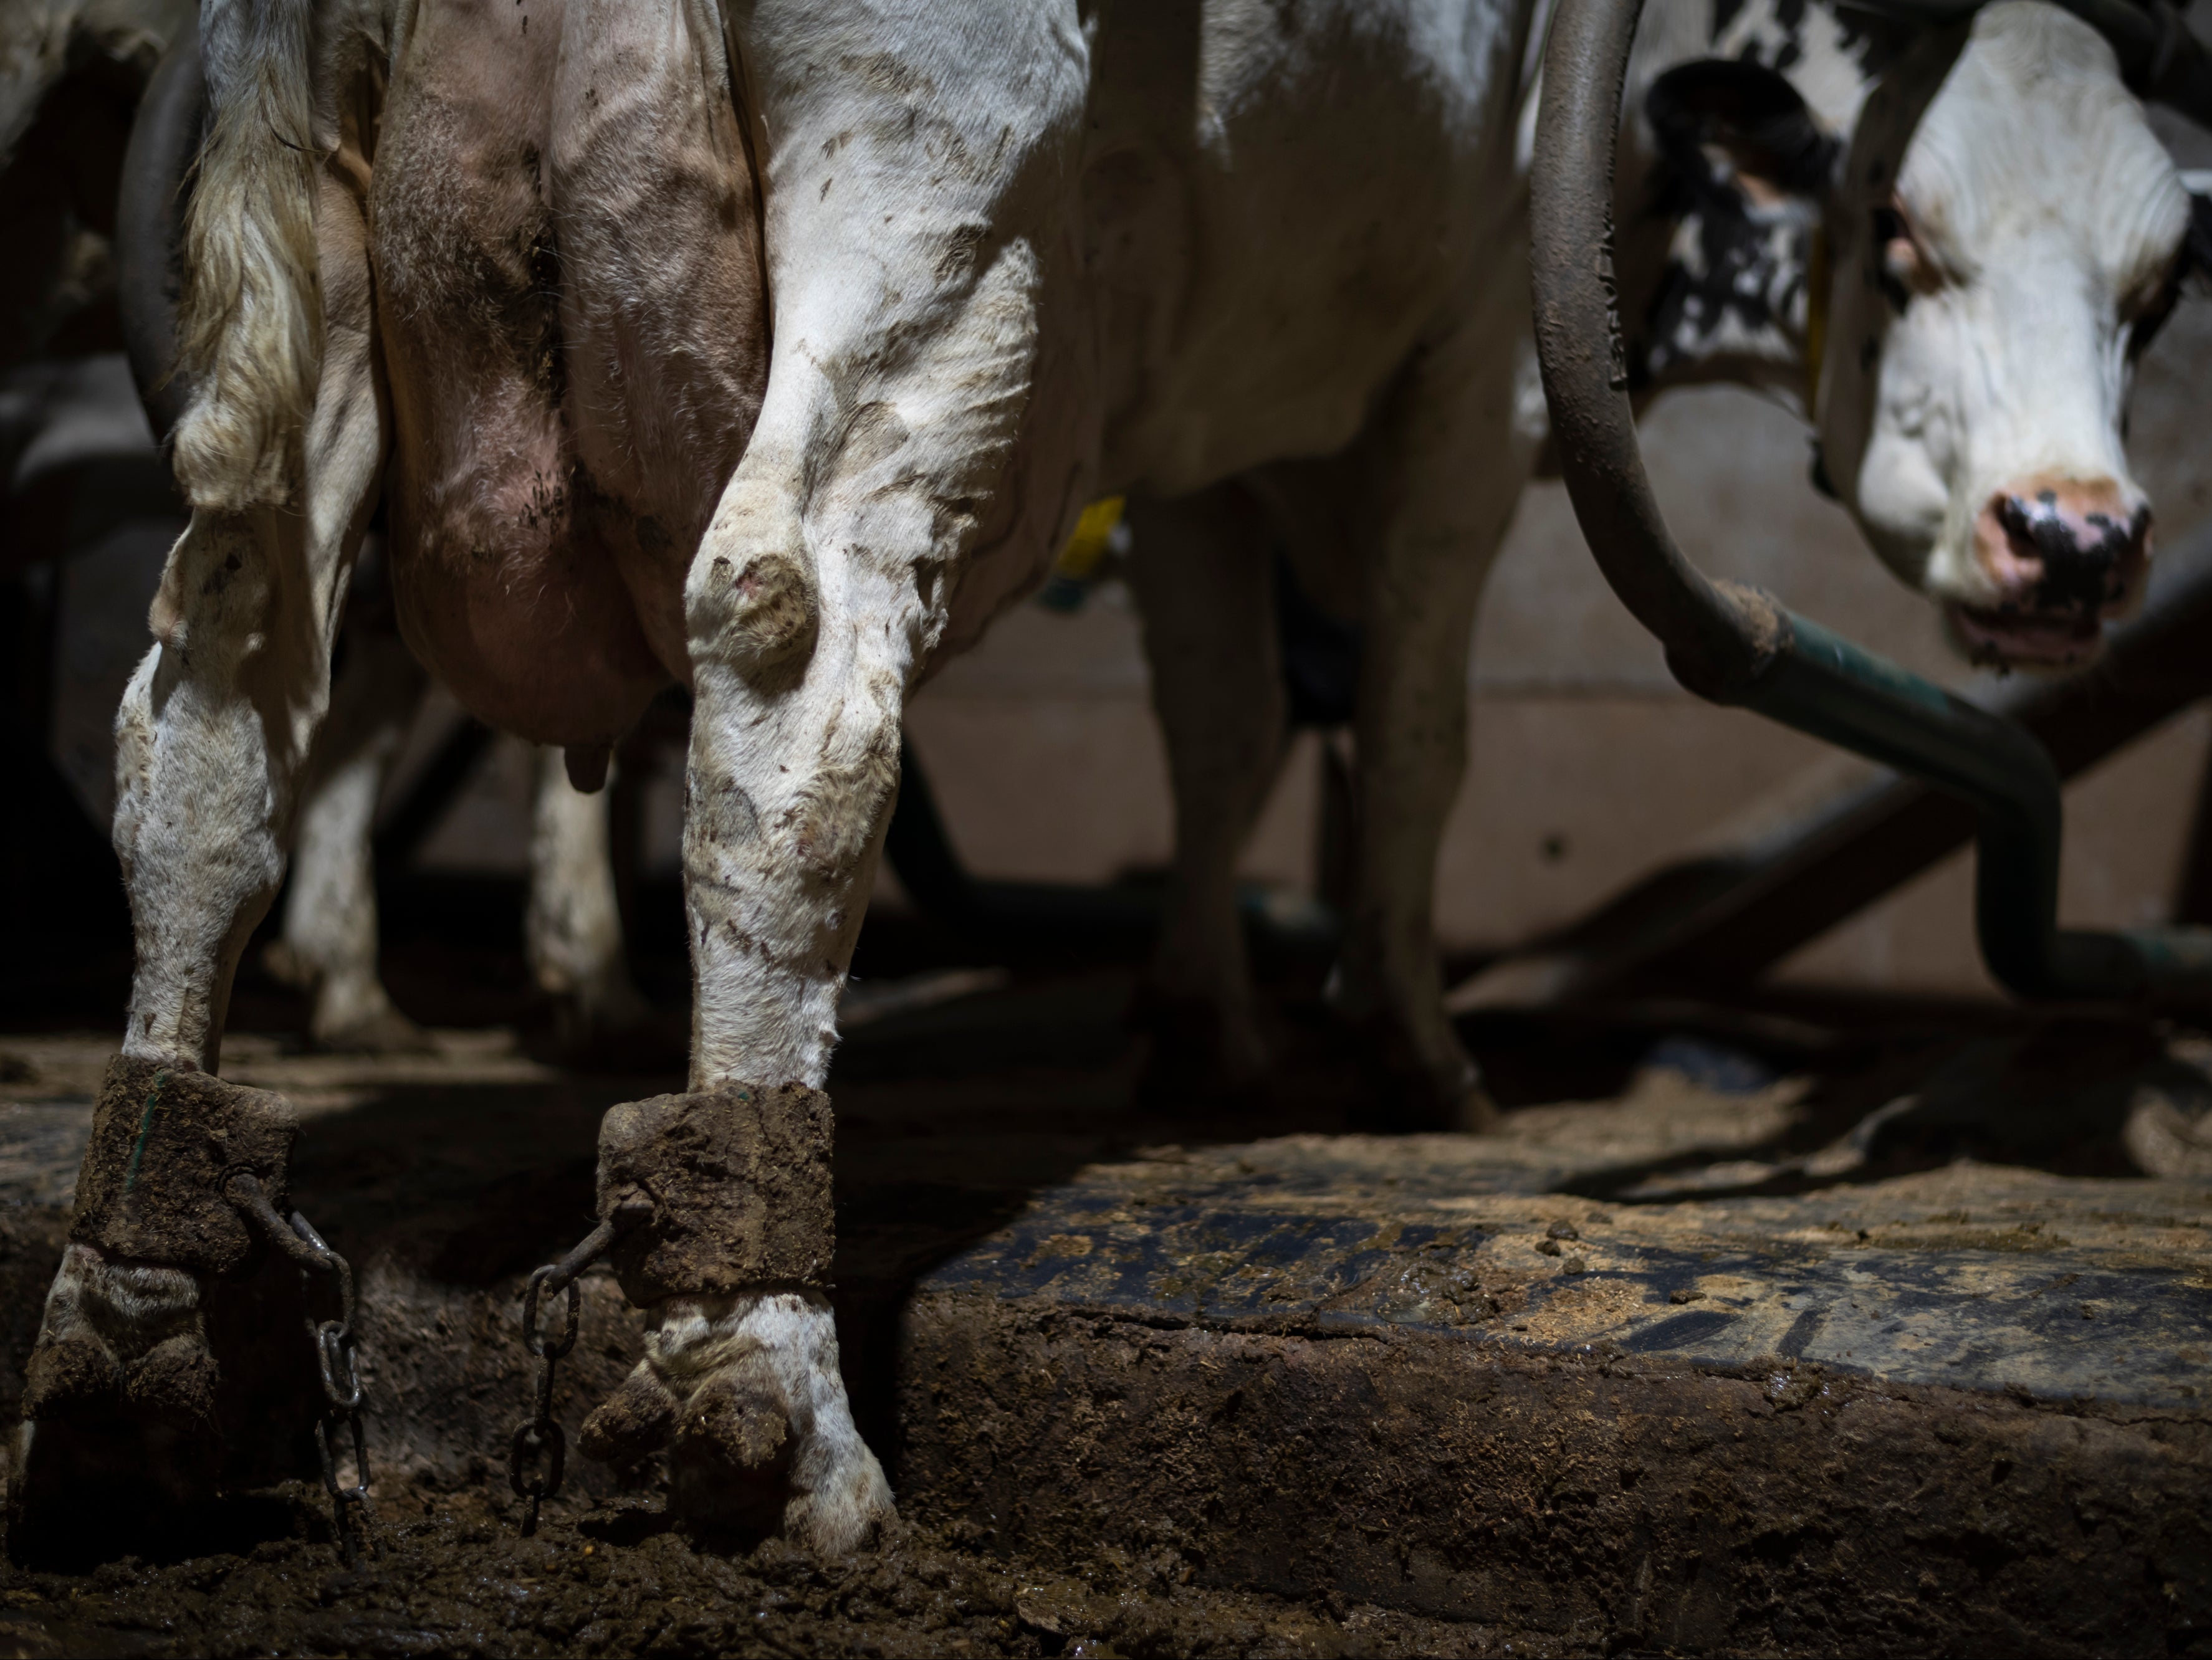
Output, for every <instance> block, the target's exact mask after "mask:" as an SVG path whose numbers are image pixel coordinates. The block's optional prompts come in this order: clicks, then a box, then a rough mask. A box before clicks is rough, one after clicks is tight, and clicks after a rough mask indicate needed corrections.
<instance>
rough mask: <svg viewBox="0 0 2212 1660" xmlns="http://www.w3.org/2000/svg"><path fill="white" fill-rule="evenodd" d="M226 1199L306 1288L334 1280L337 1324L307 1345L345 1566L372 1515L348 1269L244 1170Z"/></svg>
mask: <svg viewBox="0 0 2212 1660" xmlns="http://www.w3.org/2000/svg"><path fill="white" fill-rule="evenodd" d="M223 1196H224V1197H226V1198H228V1200H229V1201H230V1203H232V1204H234V1205H235V1206H236V1207H237V1208H238V1209H240V1210H242V1211H244V1212H245V1213H246V1215H247V1216H249V1217H251V1218H252V1221H254V1222H255V1223H256V1224H257V1225H258V1227H260V1229H261V1231H262V1233H264V1234H266V1235H267V1236H268V1238H269V1241H270V1244H272V1245H275V1246H276V1248H277V1249H278V1250H279V1251H283V1253H284V1254H285V1255H286V1256H287V1257H290V1258H291V1259H292V1261H293V1262H294V1263H297V1264H298V1265H299V1269H300V1280H301V1285H302V1286H303V1287H312V1285H313V1280H312V1279H311V1278H310V1277H309V1276H310V1275H316V1274H325V1275H333V1276H335V1278H336V1279H337V1296H338V1317H337V1318H336V1319H335V1320H321V1319H317V1318H315V1316H314V1315H313V1313H312V1312H311V1313H309V1314H308V1316H307V1342H308V1343H309V1344H310V1346H311V1347H313V1349H314V1352H315V1370H316V1372H318V1373H319V1375H320V1377H321V1379H322V1384H323V1403H324V1405H323V1410H322V1412H321V1413H320V1414H319V1415H318V1416H317V1417H316V1419H315V1457H316V1460H317V1462H318V1463H319V1464H320V1465H321V1467H322V1476H323V1490H324V1491H325V1493H329V1494H330V1498H331V1519H332V1521H333V1523H334V1524H335V1525H336V1527H337V1536H338V1550H339V1554H341V1555H342V1556H343V1558H344V1560H345V1565H346V1566H348V1567H349V1568H350V1567H353V1566H356V1565H357V1564H358V1563H359V1562H360V1560H361V1555H362V1546H363V1544H364V1542H366V1543H367V1544H368V1546H369V1548H371V1549H374V1530H375V1526H376V1512H375V1510H374V1507H373V1506H371V1504H370V1502H369V1497H368V1479H369V1478H368V1436H367V1434H366V1433H365V1432H364V1431H363V1429H362V1421H361V1416H362V1398H363V1391H362V1384H361V1363H360V1342H359V1339H358V1337H357V1336H356V1332H355V1330H354V1318H355V1314H356V1307H355V1303H354V1284H353V1264H352V1263H349V1262H347V1261H346V1259H345V1258H344V1257H342V1256H340V1255H339V1254H338V1253H337V1251H333V1250H331V1247H330V1245H329V1242H328V1241H326V1240H325V1239H324V1238H323V1236H322V1235H321V1234H319V1233H316V1232H315V1229H314V1226H313V1223H311V1222H309V1221H307V1218H306V1217H305V1216H302V1215H301V1214H300V1213H299V1212H298V1211H296V1210H295V1211H294V1212H293V1213H292V1215H291V1219H290V1221H289V1222H288V1221H286V1220H285V1219H284V1218H283V1217H282V1216H280V1215H277V1214H276V1206H274V1205H272V1204H271V1203H270V1202H269V1196H268V1194H267V1193H266V1192H264V1190H263V1189H262V1186H261V1184H260V1182H259V1181H258V1179H257V1178H255V1177H253V1176H252V1175H251V1174H250V1173H248V1172H245V1171H237V1172H233V1173H232V1175H231V1176H230V1178H229V1179H228V1181H227V1182H225V1183H224V1184H223ZM339 1426H343V1427H344V1428H345V1430H346V1432H347V1433H348V1434H349V1437H350V1438H351V1439H352V1442H353V1468H354V1481H353V1485H352V1486H351V1487H341V1486H340V1485H339V1484H338V1469H337V1452H336V1451H335V1450H334V1449H333V1448H332V1446H331V1440H332V1435H331V1432H332V1430H333V1429H334V1428H336V1427H339Z"/></svg>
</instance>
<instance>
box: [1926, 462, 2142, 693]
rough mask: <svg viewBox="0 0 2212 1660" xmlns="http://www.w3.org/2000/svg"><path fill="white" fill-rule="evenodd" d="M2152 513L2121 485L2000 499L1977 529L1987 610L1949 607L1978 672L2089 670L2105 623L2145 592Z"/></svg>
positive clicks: (2067, 485) (2024, 489)
mask: <svg viewBox="0 0 2212 1660" xmlns="http://www.w3.org/2000/svg"><path fill="white" fill-rule="evenodd" d="M2150 522H2151V515H2150V509H2149V508H2148V506H2143V505H2142V504H2140V503H2137V504H2135V505H2133V506H2130V505H2129V504H2128V502H2127V500H2126V498H2125V496H2124V494H2123V492H2122V490H2121V488H2120V486H2119V485H2118V484H2117V483H2115V482H2112V481H2110V480H2104V479H2100V480H2097V481H2094V482H2089V483H2076V482H2070V481H2069V482H2041V481H2038V482H2032V483H2029V484H2026V485H2023V486H2021V487H2018V488H2012V489H2007V490H2000V491H1998V492H1997V493H1996V494H1995V495H1993V496H1991V497H1990V500H1988V501H1987V502H1986V503H1984V506H1983V507H1982V510H1981V512H1979V513H1978V514H1977V515H1976V518H1975V524H1974V554H1975V559H1976V562H1977V563H1978V565H1979V566H1980V567H1981V572H1982V574H1983V576H1984V578H1986V579H1987V581H1988V583H1989V585H1990V587H1992V588H1994V589H1995V591H1996V597H1995V599H1994V600H1993V601H1991V602H1989V603H1978V604H1976V603H1967V602H1966V601H1963V600H1960V601H1954V603H1952V605H1951V606H1950V608H1949V609H1950V615H1951V621H1952V624H1953V626H1954V627H1955V628H1956V629H1957V630H1958V633H1959V635H1960V639H1962V640H1963V641H1964V643H1965V645H1966V649H1967V651H1969V653H1970V654H1971V655H1972V657H1974V658H1975V660H1976V661H1978V662H1986V663H2005V664H2017V665H2020V666H2022V667H2033V668H2063V667H2067V666H2070V665H2072V664H2075V663H2083V662H2087V660H2088V659H2089V658H2090V657H2093V656H2095V655H2096V652H2097V651H2098V649H2099V647H2100V645H2101V643H2102V640H2103V637H2104V623H2105V620H2106V617H2108V616H2110V615H2112V614H2113V613H2115V612H2117V611H2119V610H2122V609H2124V608H2125V607H2126V606H2127V605H2128V604H2129V603H2130V602H2131V601H2132V600H2133V599H2134V597H2135V595H2136V591H2137V589H2138V588H2139V587H2140V585H2141V583H2142V573H2143V567H2144V566H2145V565H2146V564H2147V563H2148V559H2149V551H2150Z"/></svg>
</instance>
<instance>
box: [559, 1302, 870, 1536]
mask: <svg viewBox="0 0 2212 1660" xmlns="http://www.w3.org/2000/svg"><path fill="white" fill-rule="evenodd" d="M579 1445H580V1446H581V1448H582V1450H583V1451H585V1452H586V1453H587V1454H589V1455H590V1456H591V1457H594V1458H599V1459H602V1460H605V1461H606V1462H609V1463H616V1464H622V1463H635V1461H636V1460H637V1459H639V1458H641V1457H644V1456H645V1455H646V1454H647V1453H649V1452H652V1451H656V1450H658V1449H659V1447H661V1446H663V1445H665V1446H666V1447H667V1449H668V1463H669V1475H670V1478H671V1483H670V1484H671V1502H670V1508H671V1510H672V1511H673V1512H675V1513H676V1514H677V1515H678V1516H679V1517H681V1518H683V1519H684V1521H686V1522H688V1523H690V1524H692V1525H693V1526H696V1527H701V1528H705V1529H708V1530H713V1531H715V1532H733V1533H741V1534H744V1535H748V1536H751V1537H753V1538H756V1539H758V1538H762V1537H765V1536H768V1535H769V1534H772V1533H778V1532H781V1534H783V1535H784V1536H786V1537H787V1538H789V1539H792V1540H793V1541H795V1542H799V1543H800V1544H803V1545H805V1546H807V1547H808V1548H811V1549H812V1550H813V1551H814V1552H815V1553H816V1554H818V1555H822V1556H825V1557H837V1556H844V1555H848V1554H851V1553H852V1552H853V1551H855V1550H857V1549H859V1548H860V1547H862V1546H863V1545H865V1544H866V1543H867V1542H868V1541H869V1540H870V1538H872V1536H874V1534H875V1532H876V1530H877V1529H878V1528H879V1527H880V1526H882V1525H883V1524H884V1523H886V1522H888V1521H890V1519H892V1516H893V1511H892V1507H891V1493H890V1485H889V1484H888V1483H887V1482H885V1481H884V1472H883V1469H882V1466H880V1465H879V1464H878V1463H877V1462H876V1457H875V1455H874V1454H873V1453H872V1452H870V1451H868V1447H867V1444H866V1442H864V1441H863V1440H861V1439H860V1433H859V1432H858V1431H857V1430H856V1429H854V1427H853V1414H852V1408H851V1407H850V1405H849V1404H848V1402H847V1401H846V1398H845V1384H844V1379H843V1378H842V1377H841V1376H840V1375H839V1372H838V1369H837V1333H836V1321H835V1319H834V1318H833V1317H832V1315H831V1314H830V1312H829V1303H828V1302H827V1300H825V1299H823V1297H822V1296H821V1295H820V1294H819V1293H814V1292H794V1291H776V1292H762V1293H742V1294H739V1295H737V1296H734V1297H713V1298H688V1297H687V1298H675V1299H671V1300H669V1301H667V1302H665V1303H663V1304H661V1305H660V1306H658V1307H657V1308H656V1309H655V1310H654V1311H653V1325H652V1327H651V1329H650V1330H648V1332H647V1337H646V1354H645V1359H644V1360H641V1361H640V1362H639V1363H638V1367H637V1370H636V1371H635V1372H632V1373H631V1374H630V1376H629V1378H628V1379H627V1380H626V1381H625V1382H624V1383H623V1386H622V1388H620V1389H619V1390H617V1391H616V1392H615V1393H614V1395H613V1396H611V1397H610V1398H609V1399H608V1400H607V1401H606V1402H605V1403H604V1404H603V1405H601V1406H600V1407H599V1409H598V1410H597V1411H596V1412H594V1413H592V1415H591V1417H590V1418H589V1419H588V1420H586V1422H585V1425H584V1431H583V1434H582V1436H581V1438H580V1443H579Z"/></svg>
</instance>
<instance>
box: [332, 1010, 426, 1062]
mask: <svg viewBox="0 0 2212 1660" xmlns="http://www.w3.org/2000/svg"><path fill="white" fill-rule="evenodd" d="M309 1041H310V1042H312V1043H313V1045H314V1046H315V1047H316V1048H317V1049H319V1050H323V1051H325V1052H327V1053H330V1054H333V1055H435V1054H436V1053H437V1052H438V1045H437V1040H436V1039H434V1038H433V1037H431V1035H430V1034H429V1033H428V1032H427V1031H425V1030H424V1029H423V1028H422V1027H419V1026H417V1025H416V1024H415V1022H414V1021H410V1020H409V1019H408V1018H407V1016H406V1015H403V1014H401V1013H400V1012H399V1011H398V1009H392V1008H388V1007H387V1008H386V1009H380V1010H379V1011H378V1012H376V1013H375V1014H373V1015H363V1016H362V1017H361V1018H359V1019H357V1020H351V1021H345V1022H344V1023H343V1024H340V1025H333V1026H328V1027H325V1026H323V1025H321V1024H320V1023H318V1024H317V1025H316V1026H315V1027H314V1029H313V1032H312V1033H310V1035H309Z"/></svg>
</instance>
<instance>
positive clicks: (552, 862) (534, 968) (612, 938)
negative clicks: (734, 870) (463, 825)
mask: <svg viewBox="0 0 2212 1660" xmlns="http://www.w3.org/2000/svg"><path fill="white" fill-rule="evenodd" d="M613 793H614V791H613V781H612V779H611V778H610V779H608V781H607V783H606V784H605V785H602V786H601V787H600V788H599V790H597V791H593V792H592V794H590V795H586V794H585V793H584V792H583V791H580V790H579V789H577V788H576V786H575V785H574V784H572V783H570V782H569V779H568V763H567V762H566V760H564V759H563V758H562V752H561V751H560V750H558V749H552V748H547V749H542V750H540V751H539V752H538V793H537V801H536V803H535V806H534V808H533V809H532V822H531V834H530V905H529V908H528V910H527V911H526V912H525V913H524V916H523V930H522V937H523V945H524V948H525V952H526V955H527V956H528V958H529V961H530V972H531V976H532V978H533V979H535V980H536V981H537V983H538V990H539V991H543V992H544V993H545V994H546V995H547V996H548V997H551V998H552V999H553V1000H554V1007H555V1010H556V1022H557V1024H558V1027H559V1029H560V1033H561V1039H562V1043H563V1045H566V1046H568V1047H572V1048H574V1047H581V1046H584V1045H588V1044H590V1043H591V1042H592V1039H595V1038H601V1037H606V1036H610V1035H612V1034H614V1033H620V1032H623V1031H626V1030H629V1029H631V1028H634V1027H638V1026H640V1025H642V1024H643V1023H644V1021H646V1019H647V1015H648V1013H649V1011H648V1009H647V1007H646V1003H645V999H644V998H643V997H641V996H639V995H638V991H637V987H636V986H635V984H632V982H631V980H630V977H629V960H628V958H627V956H626V954H625V953H624V950H623V927H622V910H621V907H620V906H619V904H618V903H617V900H616V895H615V872H614V863H613V854H612V851H611V844H610V838H609V834H608V822H607V820H608V803H609V802H610V800H611V797H612V796H613Z"/></svg>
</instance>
